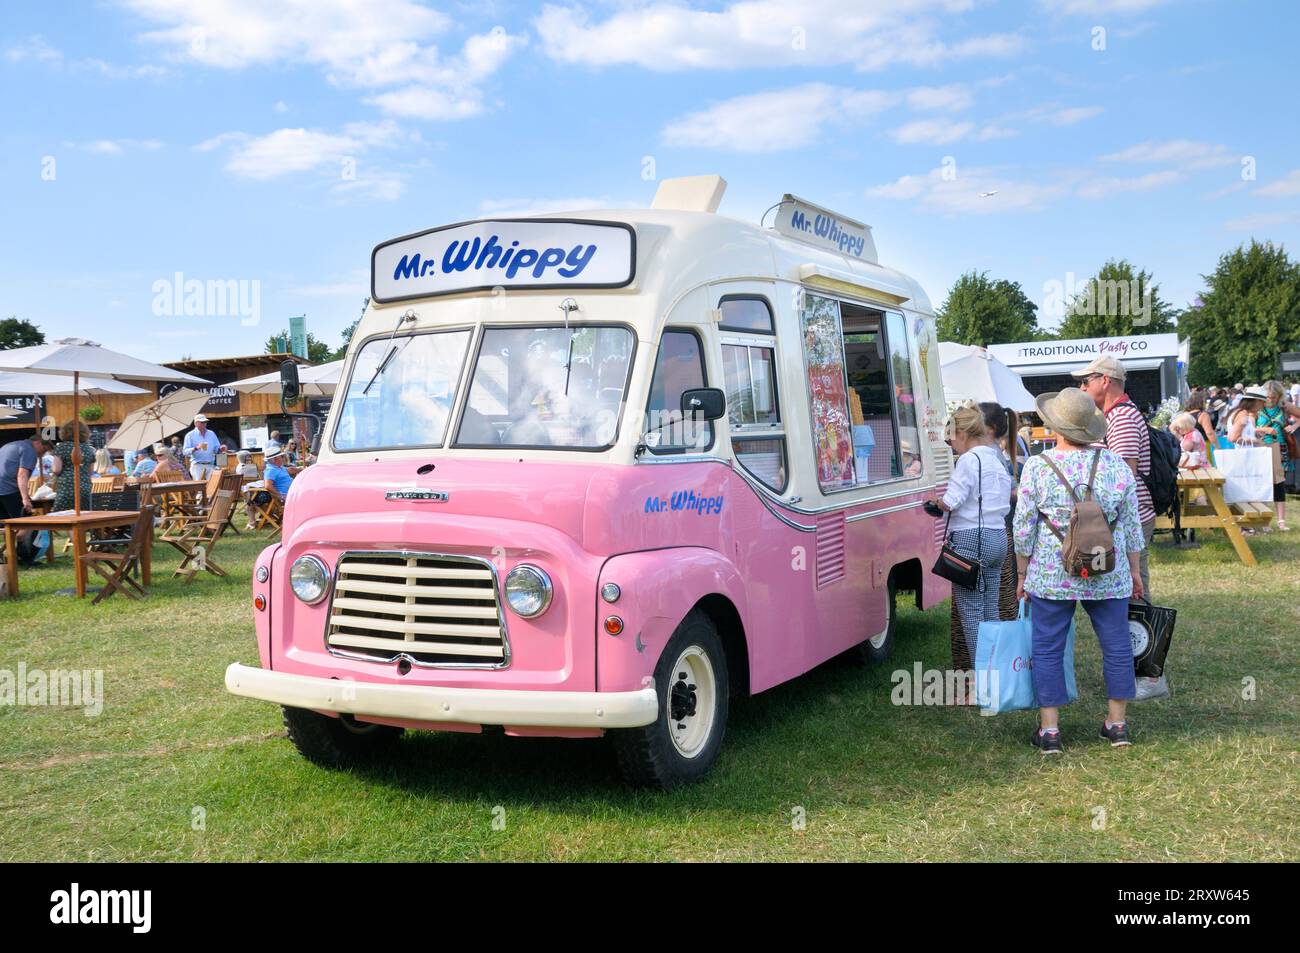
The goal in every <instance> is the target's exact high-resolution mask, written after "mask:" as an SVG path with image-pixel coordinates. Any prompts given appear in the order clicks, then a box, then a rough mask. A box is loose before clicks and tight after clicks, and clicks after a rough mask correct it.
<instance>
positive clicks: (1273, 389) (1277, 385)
mask: <svg viewBox="0 0 1300 953" xmlns="http://www.w3.org/2000/svg"><path fill="white" fill-rule="evenodd" d="M1264 393H1266V394H1268V399H1269V400H1275V399H1277V400H1280V399H1281V398H1283V397H1285V396H1286V385H1284V384H1283V383H1282V382H1281V381H1269V382H1268V383H1267V384H1265V385H1264Z"/></svg>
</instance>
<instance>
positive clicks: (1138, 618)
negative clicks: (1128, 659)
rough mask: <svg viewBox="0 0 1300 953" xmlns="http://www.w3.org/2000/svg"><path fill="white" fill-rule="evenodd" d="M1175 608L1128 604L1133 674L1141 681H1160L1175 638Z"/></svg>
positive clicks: (1140, 603) (1142, 603) (1133, 602)
mask: <svg viewBox="0 0 1300 953" xmlns="http://www.w3.org/2000/svg"><path fill="white" fill-rule="evenodd" d="M1177 619H1178V611H1177V610H1176V609H1166V608H1165V607H1163V606H1153V605H1152V604H1151V603H1149V602H1135V601H1130V602H1129V604H1128V633H1129V637H1130V638H1132V640H1133V673H1134V674H1135V675H1138V676H1141V677H1143V678H1159V677H1160V676H1161V675H1163V674H1164V673H1165V656H1167V655H1168V654H1169V643H1170V642H1171V641H1172V640H1173V637H1174V622H1176V621H1177Z"/></svg>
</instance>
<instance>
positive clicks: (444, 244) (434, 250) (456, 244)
mask: <svg viewBox="0 0 1300 953" xmlns="http://www.w3.org/2000/svg"><path fill="white" fill-rule="evenodd" d="M635 268H636V235H635V232H633V230H632V228H631V226H629V225H623V224H621V223H617V222H614V223H603V222H568V221H550V220H544V219H542V220H525V221H499V222H469V223H467V224H464V225H450V226H448V227H446V228H439V229H434V230H433V231H429V232H422V233H420V234H418V235H410V236H408V237H406V238H398V239H394V240H393V241H391V242H386V243H385V244H383V245H380V246H379V247H378V248H376V249H375V252H374V256H373V259H372V272H371V278H370V281H371V291H372V296H373V297H374V299H375V300H376V301H380V302H386V301H402V300H405V299H407V298H421V297H428V296H432V295H443V294H452V293H454V292H458V291H477V290H484V289H497V288H501V289H507V288H618V287H622V286H624V285H626V284H628V283H630V282H631V281H632V277H633V274H634V272H635Z"/></svg>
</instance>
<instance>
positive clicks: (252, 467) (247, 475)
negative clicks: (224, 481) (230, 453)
mask: <svg viewBox="0 0 1300 953" xmlns="http://www.w3.org/2000/svg"><path fill="white" fill-rule="evenodd" d="M235 459H236V460H238V461H239V463H238V464H237V465H236V467H235V470H236V472H237V473H238V474H239V475H240V476H241V477H243V478H244V479H245V480H260V479H261V478H262V474H260V473H258V472H257V464H256V463H254V462H253V454H252V452H251V451H249V450H240V451H238V452H237V453H236V454H235Z"/></svg>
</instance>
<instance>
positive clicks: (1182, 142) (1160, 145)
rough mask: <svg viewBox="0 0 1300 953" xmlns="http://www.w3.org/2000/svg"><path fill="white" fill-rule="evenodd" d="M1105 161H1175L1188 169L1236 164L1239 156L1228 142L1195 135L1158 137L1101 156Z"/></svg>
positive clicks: (1167, 162)
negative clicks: (1204, 139)
mask: <svg viewBox="0 0 1300 953" xmlns="http://www.w3.org/2000/svg"><path fill="white" fill-rule="evenodd" d="M1101 158H1102V161H1104V162H1132V163H1135V164H1138V165H1172V166H1177V167H1179V168H1187V169H1209V168H1214V167H1215V166H1224V165H1232V164H1234V163H1236V162H1237V161H1238V157H1237V156H1235V155H1233V154H1232V153H1230V152H1229V151H1228V147H1227V146H1221V145H1212V144H1211V143H1208V142H1195V141H1193V140H1191V139H1170V140H1166V141H1164V142H1160V141H1157V140H1154V139H1150V140H1147V141H1146V142H1141V143H1138V144H1137V145H1134V146H1130V147H1129V148H1127V149H1124V150H1122V151H1120V152H1112V153H1110V154H1109V155H1104V156H1102V157H1101Z"/></svg>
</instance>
